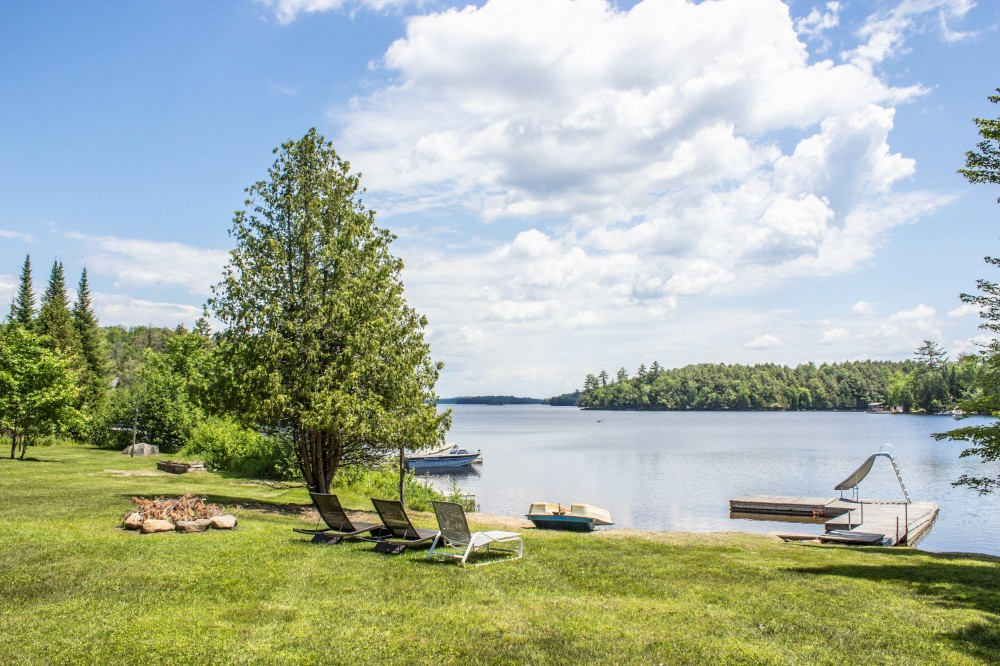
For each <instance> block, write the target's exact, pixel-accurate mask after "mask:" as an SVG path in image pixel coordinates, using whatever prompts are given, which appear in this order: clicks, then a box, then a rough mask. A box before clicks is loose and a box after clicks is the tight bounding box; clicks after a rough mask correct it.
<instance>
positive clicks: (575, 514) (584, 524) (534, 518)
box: [526, 502, 614, 532]
mask: <svg viewBox="0 0 1000 666" xmlns="http://www.w3.org/2000/svg"><path fill="white" fill-rule="evenodd" d="M526 517H527V518H528V520H530V521H531V522H532V523H534V524H535V527H537V528H540V529H544V530H569V531H572V532H593V531H594V530H595V529H596V527H597V526H598V525H614V522H613V521H612V520H611V514H610V513H609V512H608V511H607V510H606V509H601V508H599V507H596V506H593V505H591V504H570V505H569V509H566V508H565V507H564V506H563V505H561V504H552V503H550V502H532V503H531V508H529V509H528V513H527V516H526Z"/></svg>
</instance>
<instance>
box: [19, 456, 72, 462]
mask: <svg viewBox="0 0 1000 666" xmlns="http://www.w3.org/2000/svg"><path fill="white" fill-rule="evenodd" d="M4 460H8V461H10V462H40V463H64V462H66V461H65V460H44V459H42V458H30V457H29V458H13V459H11V458H4Z"/></svg>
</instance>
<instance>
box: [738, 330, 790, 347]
mask: <svg viewBox="0 0 1000 666" xmlns="http://www.w3.org/2000/svg"><path fill="white" fill-rule="evenodd" d="M780 344H781V340H779V339H778V338H776V337H774V336H773V335H770V334H768V333H764V334H762V335H758V336H757V337H756V338H754V339H753V340H750V341H749V342H747V343H746V344H745V345H744V346H745V347H746V348H747V349H770V348H771V347H777V346H778V345H780Z"/></svg>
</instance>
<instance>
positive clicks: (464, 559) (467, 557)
mask: <svg viewBox="0 0 1000 666" xmlns="http://www.w3.org/2000/svg"><path fill="white" fill-rule="evenodd" d="M471 552H472V540H471V539H470V540H469V545H468V547H467V548H466V549H465V554H464V555H462V559H461V560H459V562H460V563H461V565H462V566H463V567H464V566H465V561H466V560H468V559H469V553H471Z"/></svg>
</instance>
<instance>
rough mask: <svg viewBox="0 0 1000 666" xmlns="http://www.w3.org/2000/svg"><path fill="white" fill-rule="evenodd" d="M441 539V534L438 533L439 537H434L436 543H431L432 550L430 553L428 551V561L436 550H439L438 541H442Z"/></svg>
mask: <svg viewBox="0 0 1000 666" xmlns="http://www.w3.org/2000/svg"><path fill="white" fill-rule="evenodd" d="M440 538H441V533H440V532H438V534H437V536H435V537H434V541H432V542H431V549H430V550H429V551H427V559H428V560H429V559H431V557H432V556H433V555H434V549H435V548H437V545H438V539H440Z"/></svg>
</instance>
